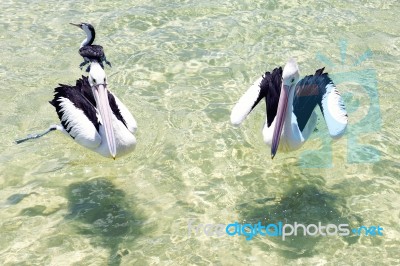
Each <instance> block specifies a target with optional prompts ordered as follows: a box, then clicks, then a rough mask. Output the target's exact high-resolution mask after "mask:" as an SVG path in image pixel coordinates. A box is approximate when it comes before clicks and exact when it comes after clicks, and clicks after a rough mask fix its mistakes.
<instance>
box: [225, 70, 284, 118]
mask: <svg viewBox="0 0 400 266" xmlns="http://www.w3.org/2000/svg"><path fill="white" fill-rule="evenodd" d="M281 78H282V68H280V67H279V68H275V69H274V70H273V71H272V73H270V72H266V73H265V74H264V75H263V76H262V77H261V78H259V79H258V80H256V81H255V82H254V83H253V85H251V86H250V88H249V89H248V90H247V91H246V92H245V94H243V96H242V97H241V98H240V99H239V101H238V102H237V103H236V105H235V106H234V107H233V109H232V112H231V123H232V124H233V125H240V124H241V123H242V122H243V120H244V119H245V118H246V117H247V116H248V115H249V114H250V112H251V111H252V110H253V109H254V107H255V106H256V105H257V104H258V103H259V102H260V101H261V99H262V98H265V100H266V104H267V107H266V108H267V123H268V126H270V125H271V123H272V121H273V120H274V117H275V115H276V109H277V107H278V102H279V94H280V86H281V82H282V81H281Z"/></svg>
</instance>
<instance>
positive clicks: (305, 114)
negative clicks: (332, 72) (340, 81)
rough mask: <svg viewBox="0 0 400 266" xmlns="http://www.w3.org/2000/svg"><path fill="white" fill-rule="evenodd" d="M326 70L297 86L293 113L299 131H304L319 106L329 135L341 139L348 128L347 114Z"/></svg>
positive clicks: (305, 78) (318, 71)
mask: <svg viewBox="0 0 400 266" xmlns="http://www.w3.org/2000/svg"><path fill="white" fill-rule="evenodd" d="M323 72H324V68H321V69H318V70H317V71H316V72H315V74H314V75H310V76H306V77H304V78H303V79H302V80H300V81H299V82H298V83H297V85H296V91H295V96H294V100H293V109H294V110H293V112H294V114H295V115H296V117H297V123H298V125H299V129H300V130H301V131H303V129H304V127H305V126H306V124H307V122H308V120H309V118H310V117H311V114H312V112H313V111H314V109H315V107H316V106H317V104H318V105H319V107H320V109H321V112H322V114H323V116H324V119H325V122H326V125H327V126H328V130H329V134H330V135H331V137H333V138H339V137H341V136H342V135H343V134H344V132H345V130H346V126H347V112H346V107H345V105H344V103H343V100H342V97H341V96H340V93H339V92H338V90H337V89H336V86H335V84H334V83H333V82H332V80H331V79H330V77H329V76H328V73H323Z"/></svg>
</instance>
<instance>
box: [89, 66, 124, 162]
mask: <svg viewBox="0 0 400 266" xmlns="http://www.w3.org/2000/svg"><path fill="white" fill-rule="evenodd" d="M89 84H90V87H91V89H92V93H93V96H94V99H95V101H96V108H97V110H98V111H99V114H100V118H101V121H100V122H101V124H102V126H103V127H104V132H105V141H106V142H107V145H108V149H109V151H110V155H111V157H112V158H113V159H115V156H116V154H117V147H116V141H115V136H114V129H113V124H112V111H111V108H110V103H109V101H108V90H107V77H106V73H105V72H104V70H103V68H102V67H101V66H100V64H99V63H98V62H92V63H91V67H90V72H89Z"/></svg>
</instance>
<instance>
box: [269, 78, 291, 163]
mask: <svg viewBox="0 0 400 266" xmlns="http://www.w3.org/2000/svg"><path fill="white" fill-rule="evenodd" d="M289 91H290V86H288V85H284V84H283V83H282V87H281V95H280V97H279V103H278V110H277V111H276V117H275V128H274V135H273V136H272V146H271V159H274V157H275V154H276V152H277V151H278V146H279V140H280V138H281V134H282V128H283V124H284V123H285V117H286V111H287V105H288V100H289Z"/></svg>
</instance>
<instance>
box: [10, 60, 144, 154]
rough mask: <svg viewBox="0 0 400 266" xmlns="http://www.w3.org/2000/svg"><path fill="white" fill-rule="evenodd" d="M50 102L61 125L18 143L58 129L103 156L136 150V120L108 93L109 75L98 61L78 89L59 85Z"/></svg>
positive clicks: (77, 85)
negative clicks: (107, 75)
mask: <svg viewBox="0 0 400 266" xmlns="http://www.w3.org/2000/svg"><path fill="white" fill-rule="evenodd" d="M50 103H51V104H52V105H53V106H54V107H55V108H56V112H57V114H58V117H59V119H60V121H61V125H52V126H50V128H49V129H48V130H47V131H46V132H44V133H42V134H37V135H29V136H28V137H27V138H24V139H21V140H17V141H16V142H17V143H21V142H24V141H26V140H28V139H35V138H39V137H41V136H43V135H45V134H47V133H48V132H50V131H53V130H59V131H62V132H64V133H66V134H68V135H69V136H71V137H72V138H73V139H74V140H75V141H76V142H77V143H78V144H80V145H82V146H84V147H86V148H88V149H90V150H92V151H95V152H97V153H99V154H101V155H102V156H104V157H108V158H113V159H115V158H116V157H117V156H118V157H120V156H122V155H125V154H127V153H129V152H131V151H133V150H134V148H135V146H136V138H135V136H134V135H133V134H134V133H135V132H136V129H137V124H136V121H135V119H134V118H133V116H132V114H131V113H130V112H129V111H128V109H127V108H126V106H125V105H124V104H123V103H122V102H121V101H120V100H119V99H118V98H117V97H116V96H115V95H114V94H113V93H111V92H110V91H109V90H108V87H107V77H106V74H105V72H104V70H103V68H102V67H101V66H100V64H99V63H98V62H95V61H93V62H91V67H90V72H89V77H84V76H82V78H81V79H78V80H77V81H76V85H75V86H69V85H63V84H60V86H59V87H57V88H55V89H54V99H53V100H52V101H50Z"/></svg>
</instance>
